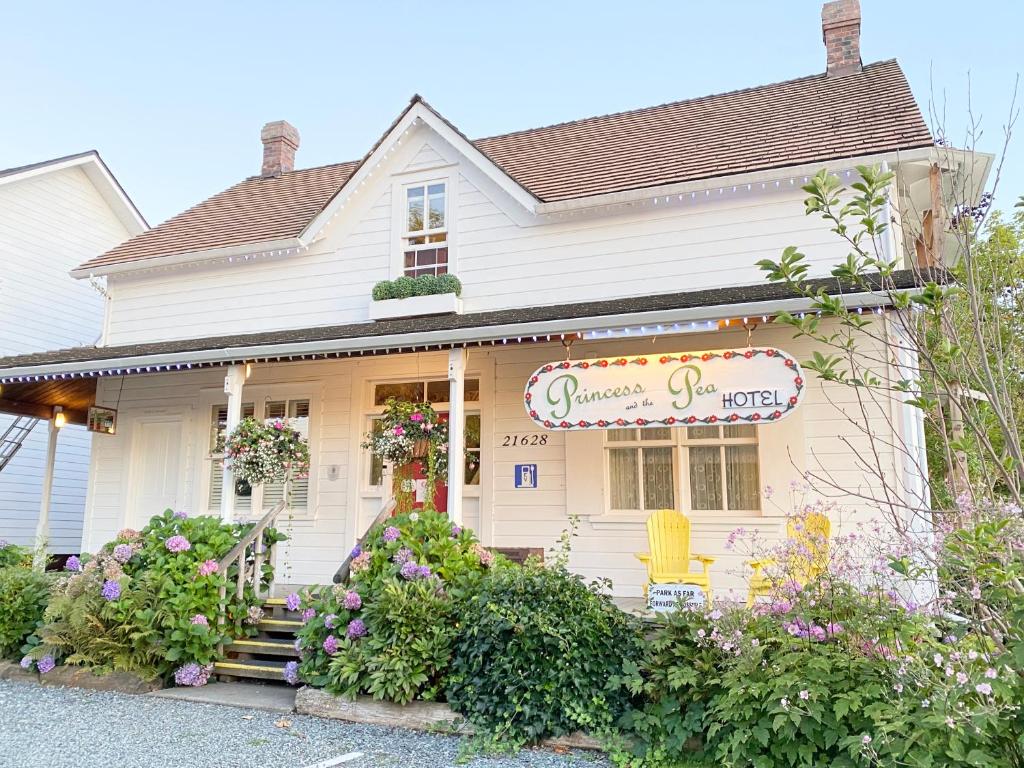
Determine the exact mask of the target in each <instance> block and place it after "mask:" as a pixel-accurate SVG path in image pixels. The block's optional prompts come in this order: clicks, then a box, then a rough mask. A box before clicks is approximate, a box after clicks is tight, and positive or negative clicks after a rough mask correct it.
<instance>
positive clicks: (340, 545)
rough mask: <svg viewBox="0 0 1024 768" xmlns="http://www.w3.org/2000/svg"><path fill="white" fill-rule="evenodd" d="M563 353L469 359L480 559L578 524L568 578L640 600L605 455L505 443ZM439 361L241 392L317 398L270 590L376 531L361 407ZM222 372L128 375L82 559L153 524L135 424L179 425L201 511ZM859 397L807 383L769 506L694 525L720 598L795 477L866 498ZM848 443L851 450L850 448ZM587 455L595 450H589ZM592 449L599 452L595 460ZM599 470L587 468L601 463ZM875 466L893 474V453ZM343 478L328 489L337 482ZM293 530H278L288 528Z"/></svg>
mask: <svg viewBox="0 0 1024 768" xmlns="http://www.w3.org/2000/svg"><path fill="white" fill-rule="evenodd" d="M753 341H754V343H755V344H760V345H772V346H777V347H780V348H782V349H785V350H786V351H788V352H790V353H791V354H793V355H795V356H796V357H797V359H803V358H805V357H807V356H809V352H810V348H809V346H808V344H807V342H806V341H795V340H793V339H792V338H791V333H790V332H789V331H787V330H786V329H783V328H778V327H770V328H765V329H759V330H757V331H756V332H755V334H754V339H753ZM745 344H746V336H745V334H744V333H736V332H718V333H713V334H694V335H687V334H684V335H678V336H674V337H671V336H666V337H662V338H658V339H656V340H652V341H647V340H644V341H639V340H635V341H627V342H624V341H621V340H617V341H609V342H586V343H583V342H581V343H578V344H577V345H574V348H573V356H574V357H576V358H583V357H593V356H605V355H619V354H637V353H640V352H647V351H650V352H652V353H658V352H668V351H690V350H701V349H708V348H723V347H742V346H744V345H745ZM563 355H564V352H563V349H562V347H561V345H559V344H545V345H523V346H520V347H500V348H497V347H496V348H489V349H474V350H471V352H470V355H469V363H468V371H469V373H468V374H467V375H469V376H471V377H479V378H480V380H481V401H480V406H479V407H480V410H481V412H482V414H483V424H482V430H481V431H482V435H481V441H482V445H483V454H482V468H483V476H482V478H481V484H480V486H479V488H476V489H470V490H468V491H467V494H466V497H465V498H466V508H467V514H466V517H467V525H469V526H470V527H472V528H474V529H475V530H476V531H477V532H478V535H479V536H480V537H481V539H482V540H483V542H484V543H485V544H487V545H492V546H500V547H543V548H545V549H549V548H550V547H552V546H553V545H554V544H555V542H556V541H557V539H558V537H559V535H560V534H561V532H562V531H563V530H564V529H566V528H567V527H568V526H569V515H570V514H578V515H580V517H581V523H580V528H579V531H578V534H579V535H578V536H577V537H576V538H575V539H574V541H573V553H572V558H571V565H572V567H573V568H574V569H575V570H577V571H578V572H580V573H582V574H584V575H585V576H587V577H588V578H597V577H610V578H611V579H612V580H613V582H614V585H615V592H616V594H619V595H623V596H637V595H639V594H640V589H641V585H642V583H643V581H644V571H643V569H642V567H641V566H640V563H639V562H638V561H637V560H636V559H635V557H634V553H635V552H643V551H646V549H647V541H646V533H645V528H644V524H645V518H644V517H643V516H639V515H638V516H629V515H620V516H617V517H616V516H611V515H606V514H603V512H604V509H603V498H604V490H603V483H604V479H603V454H602V453H601V452H602V450H603V448H602V447H601V446H602V443H601V441H602V439H603V438H602V436H601V435H600V434H599V433H588V434H580V433H573V434H571V435H566V434H562V433H546V434H548V440H547V445H545V446H536V447H534V446H530V447H527V448H523V447H518V446H516V447H513V446H504V445H503V443H504V436H505V435H524V434H536V433H537V432H538V429H537V427H536V425H535V424H534V423H533V422H532V420H531V419H530V418H529V417H528V416H527V414H526V412H525V410H524V408H523V404H522V395H523V387H524V385H525V382H526V379H527V377H528V376H529V375H530V374H531V373H532V372H533V371H534V370H535V369H536V368H537V367H539V366H540V365H541V364H543V363H545V362H550V361H552V360H559V359H562V358H563ZM445 363H446V355H444V354H436V353H435V354H418V355H412V354H409V355H389V356H386V357H374V358H367V359H364V360H360V361H356V360H338V361H319V362H315V363H310V362H306V363H291V364H275V365H259V366H256V368H255V370H254V373H253V376H252V378H251V379H250V380H249V382H248V383H247V385H246V386H247V387H248V388H249V391H250V392H252V391H254V390H259V391H263V390H265V389H266V388H273V387H283V388H287V389H288V391H291V392H295V393H302V392H306V393H310V394H311V395H312V396H313V397H314V404H313V419H312V424H311V441H312V454H313V468H312V477H313V486H312V489H311V493H312V494H313V496H314V498H315V499H316V504H315V508H314V509H313V510H312V511H311V513H310V514H309V515H307V516H298V517H296V518H295V519H294V520H293V521H292V522H291V523H290V524H289V525H290V529H291V531H292V534H293V537H294V540H293V542H292V544H291V545H290V548H289V549H287V550H285V551H283V552H282V557H284V556H287V559H288V560H289V562H290V567H289V568H283V569H282V570H281V571H280V576H279V580H280V581H283V582H286V583H294V584H309V583H318V582H325V581H328V580H329V579H330V577H331V575H332V574H333V572H334V570H335V569H336V568H337V566H338V564H340V562H341V560H342V559H343V558H344V556H345V554H346V553H347V551H348V549H349V547H351V545H352V542H353V541H354V539H355V537H356V535H357V534H358V533H359V532H361V531H362V530H363V529H364V528H365V526H366V525H367V524H368V523H369V522H370V520H371V519H372V518H373V516H374V513H375V512H376V509H377V507H378V505H379V503H380V496H379V492H375V491H373V490H372V489H368V488H367V485H366V482H365V477H366V464H365V462H366V455H365V452H364V451H363V450H362V449H361V448H360V447H359V444H360V442H361V441H362V439H363V433H364V431H365V429H366V421H365V419H364V416H363V414H364V413H365V411H366V409H367V407H368V403H369V393H370V389H369V383H370V382H373V381H375V380H382V379H396V380H401V379H406V378H444V376H445ZM222 376H223V371H206V372H189V373H173V374H155V375H148V376H131V377H126V378H125V379H124V387H123V391H122V392H121V395H120V400H119V402H118V403H117V404H118V407H119V414H120V421H119V428H118V434H117V435H116V436H114V437H104V436H97V437H96V441H95V448H94V451H93V483H92V487H91V492H90V506H89V510H90V512H89V520H90V524H89V529H88V531H87V534H86V549H95V548H97V547H99V546H100V545H102V544H103V543H104V542H106V541H108V540H109V539H110V538H112V537H113V535H114V534H115V533H116V531H117V530H118V529H119V528H121V527H123V526H125V525H134V526H140V525H142V524H143V523H144V522H145V519H146V518H148V516H149V515H151V514H154V513H156V512H159V511H161V510H137V509H134V508H133V505H132V503H131V498H130V488H131V484H132V477H131V474H132V469H131V467H132V466H133V459H132V450H131V442H132V430H133V425H134V424H136V423H137V421H138V420H139V419H147V418H150V419H165V418H180V419H181V420H182V421H183V423H184V425H185V429H184V434H185V435H187V436H189V437H188V439H187V440H186V443H187V444H186V445H183V446H182V448H181V450H182V456H183V457H185V459H184V461H185V464H184V465H185V467H186V470H185V472H184V473H183V476H182V478H181V485H180V489H179V493H180V499H181V503H180V506H181V507H182V508H185V509H187V510H189V511H190V512H193V513H195V512H197V511H208V510H205V504H204V500H205V488H204V482H205V477H206V474H207V472H208V464H207V463H206V462H205V460H204V458H203V457H204V456H205V453H206V450H207V442H206V441H207V440H208V432H207V431H206V430H207V425H208V419H209V415H208V414H209V408H208V407H207V404H208V403H209V402H212V401H210V400H204V397H213V398H218V397H220V398H222V397H223V393H222V392H221V391H220V389H221V384H222ZM118 389H119V382H118V381H116V380H109V379H103V380H102V381H101V389H100V397H99V401H100V402H101V403H103V404H106V405H113V404H114V403H115V400H116V399H117V393H118ZM851 396H852V393H851V392H850V391H849V390H847V389H844V388H842V387H839V386H836V385H830V386H829V387H828V388H827V389H826V388H825V387H824V386H823V385H822V383H821V382H819V381H818V380H817V379H815V378H814V377H813V376H811V377H809V380H808V384H807V395H806V400H805V402H804V404H803V405H802V406H801V407H800V408H799V409H798V410H797V412H796V413H795V414H794V415H792V416H791V417H789V418H787V419H786V420H784V421H782V422H780V423H779V424H775V425H766V426H762V427H760V436H759V442H760V451H759V453H760V458H761V482H762V485H772V486H773V487H774V488H776V489H777V494H776V496H775V499H774V500H773V501H772V502H766V503H765V505H764V507H763V511H762V514H761V515H760V516H756V517H739V516H736V515H714V514H710V515H709V514H704V515H694V516H693V519H694V543H693V549H694V551H696V552H701V553H706V554H709V555H712V556H715V557H718V558H719V560H718V562H717V563H716V564H715V566H714V570H713V574H714V584H715V586H716V588H717V589H719V590H722V591H726V590H728V589H730V588H736V589H742V586H743V578H742V573H743V559H744V558H743V557H742V556H741V555H738V554H736V553H731V552H728V551H727V550H726V549H725V540H726V537H727V536H728V534H729V532H730V531H732V530H733V529H734V528H736V527H738V526H741V525H742V526H744V527H746V528H748V529H755V528H756V529H759V530H760V531H761V532H762V533H763V536H764V538H766V539H768V540H772V539H777V538H779V537H780V536H782V535H784V527H785V521H784V515H785V514H786V513H787V512H789V511H790V505H789V483H790V481H791V480H795V479H797V478H799V477H800V473H801V471H802V470H803V469H804V468H809V469H812V470H818V471H820V470H827V471H830V472H831V473H832V475H833V476H834V477H835V479H836V480H837V482H841V483H843V484H845V485H846V486H847V487H850V488H855V489H859V490H860V491H861V492H865V493H870V492H872V489H875V488H877V482H876V480H875V479H874V478H872V477H871V476H870V474H868V473H865V472H864V471H862V470H861V469H858V464H857V463H858V460H859V459H858V452H859V450H860V446H861V445H862V443H863V438H862V437H861V436H860V433H859V431H858V429H857V428H856V426H855V423H854V422H851V421H850V419H849V418H847V413H849V414H850V415H853V416H854V417H855V420H856V419H858V418H859V416H857V415H856V414H857V413H859V410H858V411H856V412H855V410H854V407H853V406H854V405H855V404H854V403H853V402H852V400H851ZM870 420H871V422H872V425H873V427H874V428H875V429H879V430H882V429H885V428H886V422H885V421H884V418H883V414H880V413H879V414H875V415H873V416H871V417H870ZM844 437H845V438H847V439H849V440H850V444H852V446H853V447H852V448H851V447H850V445H848V444H847V443H844V442H843V438H844ZM587 441H589V448H588V443H587ZM594 441H596V447H597V453H596V454H594V453H592V452H590V453H588V450H589V449H592V448H593V447H594ZM595 456H596V458H595ZM882 461H883V463H885V464H886V465H887V466H891V465H893V462H894V457H893V456H892V455H891V452H889V453H884V454H883V456H882ZM517 463H536V464H538V475H539V487H538V488H537V489H536V490H522V489H519V490H517V489H515V488H514V482H513V476H514V466H515V464H517ZM332 466H334V467H336V468H337V473H336V476H335V479H330V477H331V467H332ZM841 503H842V508H843V512H842V515H841V518H840V519H837V520H835V521H834V524H835V525H836V531H837V532H839V531H840V530H844V529H845V530H850V529H851V528H850V526H852V525H854V524H855V523H857V522H860V521H864V520H866V519H869V518H871V517H872V516H873V515H874V510H873V509H872V508H871V507H870V506H869V505H868V504H866V503H865V502H864V500H863V499H861V498H857V497H855V496H848V497H846V498H844V499H842V500H841ZM285 524H286V521H282V526H284V525H285Z"/></svg>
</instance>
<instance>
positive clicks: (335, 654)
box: [298, 510, 499, 702]
mask: <svg viewBox="0 0 1024 768" xmlns="http://www.w3.org/2000/svg"><path fill="white" fill-rule="evenodd" d="M498 559H499V558H496V556H495V555H493V554H491V553H490V552H488V551H487V550H485V549H484V548H483V547H481V546H480V544H479V542H478V541H477V540H476V538H475V537H474V536H473V534H472V532H471V531H469V530H465V529H462V528H459V527H457V526H453V525H452V523H451V522H450V521H449V520H448V517H447V516H446V515H445V514H443V513H440V512H436V511H433V510H419V511H415V512H410V513H408V514H401V515H396V516H395V517H392V518H389V519H388V520H386V521H385V522H383V523H381V524H379V525H377V526H375V527H374V528H373V529H371V530H370V531H369V533H368V534H367V536H366V538H365V540H364V542H363V546H362V547H361V548H359V549H358V550H357V551H356V557H355V559H354V560H353V561H352V576H351V583H350V584H349V585H347V586H346V585H336V586H333V587H320V588H316V589H314V590H312V591H311V592H310V593H308V594H307V595H305V596H304V598H303V600H302V608H303V609H304V610H306V611H307V612H308V613H309V616H308V619H307V621H306V623H305V624H304V626H303V627H302V629H301V630H300V631H299V633H298V636H299V645H300V647H301V655H302V662H301V665H300V667H299V676H300V677H301V679H302V680H303V681H305V682H307V683H309V684H310V685H313V686H318V687H323V688H326V689H327V690H328V691H330V692H331V693H335V694H342V695H346V696H354V695H356V694H357V693H368V694H371V695H373V696H375V697H377V698H383V699H387V700H389V701H402V702H406V701H409V700H411V699H413V698H421V699H432V698H436V697H437V696H438V693H439V691H441V690H442V689H443V679H444V673H445V672H446V671H447V668H448V666H449V661H450V656H451V642H452V637H453V636H454V633H455V627H456V624H457V621H458V616H459V612H460V606H461V605H462V604H463V602H464V601H465V600H466V599H467V598H468V597H469V596H470V595H471V594H473V592H474V591H475V587H476V584H478V583H479V582H480V580H481V579H482V578H483V575H484V573H485V572H486V571H487V569H488V568H489V567H492V566H493V565H494V564H495V562H496V561H497V560H498ZM364 631H365V634H363V633H364ZM349 635H351V637H349ZM329 638H333V639H329ZM325 646H326V647H325Z"/></svg>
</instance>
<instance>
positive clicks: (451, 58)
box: [0, 0, 1024, 223]
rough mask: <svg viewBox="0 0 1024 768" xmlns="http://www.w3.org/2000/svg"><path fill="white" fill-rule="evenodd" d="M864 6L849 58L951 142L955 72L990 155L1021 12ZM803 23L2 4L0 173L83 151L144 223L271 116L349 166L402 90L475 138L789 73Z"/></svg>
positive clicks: (774, 13) (312, 154)
mask: <svg viewBox="0 0 1024 768" xmlns="http://www.w3.org/2000/svg"><path fill="white" fill-rule="evenodd" d="M861 2H862V9H863V17H864V21H863V28H862V52H863V57H864V61H865V62H870V61H877V60H880V59H887V58H892V57H896V58H898V59H899V60H900V62H901V63H902V65H903V67H904V70H905V72H906V73H907V76H908V77H909V79H910V83H911V86H912V87H913V89H914V92H915V94H916V95H917V97H918V100H919V102H920V103H921V104H922V106H923V107H924V108H925V109H926V110H927V108H928V104H929V102H930V101H932V97H933V93H934V95H935V97H936V98H937V99H938V101H939V103H938V104H937V107H938V108H939V109H940V111H941V110H942V108H943V107H942V102H943V100H944V101H945V112H946V115H947V118H946V120H947V124H948V133H949V135H950V136H951V137H952V138H953V139H954V140H955V141H956V142H957V143H959V142H961V140H962V137H963V130H964V125H965V104H966V96H967V84H968V80H967V75H968V72H970V74H971V82H972V91H973V103H974V108H975V112H976V116H978V117H980V118H981V119H982V120H983V124H984V131H985V133H984V136H983V138H982V142H981V148H983V149H985V150H988V151H997V150H998V149H999V148H1000V145H1001V143H1002V128H1003V126H1004V124H1005V122H1006V119H1007V115H1008V111H1009V102H1010V95H1011V92H1012V89H1013V84H1014V78H1015V75H1016V74H1017V73H1018V72H1021V71H1024V53H1022V44H1021V35H1022V32H1024V3H1019V2H1016V1H1015V0H1001V2H978V3H974V4H964V3H963V2H947V1H946V0H931V1H929V2H923V1H921V0H914V1H913V2H892V1H891V0H890V1H888V2H886V1H885V0H861ZM820 8H821V3H820V2H818V1H817V0H799V2H792V1H790V0H786V2H774V3H771V2H764V1H763V0H756V1H755V0H744V1H743V2H725V1H724V0H720V1H719V2H717V3H709V2H701V3H697V2H692V1H690V0H687V1H685V2H684V1H683V0H674V1H672V2H655V1H654V0H650V1H648V2H632V3H623V2H602V1H601V0H592V1H591V2H585V3H583V2H553V1H552V0H548V2H532V1H529V0H526V1H522V0H521V1H519V2H516V3H512V4H505V3H502V4H498V3H486V4H483V3H479V4H478V3H469V2H466V3H444V2H441V1H440V0H433V2H423V1H422V0H419V1H418V2H359V3H354V2H353V3H342V2H284V1H283V0H277V2H262V1H261V0H260V1H257V0H250V1H248V2H241V1H238V2H211V0H207V1H206V2H203V3H199V2H183V1H181V0H176V1H175V2H171V3H148V2H145V3H144V2H137V1H136V2H131V3H113V2H100V3H85V2H80V1H76V2H68V3H60V2H21V3H16V4H14V3H11V4H7V6H6V7H5V10H4V19H3V25H2V28H0V72H2V73H3V74H2V75H0V104H3V106H4V110H3V113H2V117H0V168H6V167H10V166H15V165H22V164H25V163H30V162H35V161H38V160H43V159H47V158H50V157H54V156H58V155H64V154H70V153H73V152H78V151H82V150H84V149H89V148H96V149H98V150H99V151H100V152H101V154H102V155H103V157H104V158H105V159H106V160H107V162H108V163H109V165H110V166H111V168H112V169H113V171H114V173H115V174H116V175H117V176H118V178H119V179H120V180H121V182H122V184H123V185H124V187H125V188H126V189H127V191H128V193H129V194H130V195H131V196H132V197H133V199H134V200H135V202H136V204H137V205H138V206H139V207H140V208H141V210H142V211H143V213H144V214H145V215H146V216H147V217H148V218H149V220H150V222H151V223H157V222H160V221H162V220H164V219H166V218H168V217H169V216H172V215H173V214H175V213H177V212H179V211H181V210H183V209H184V208H186V207H188V206H190V205H192V204H194V203H196V202H198V201H199V200H201V199H203V198H205V197H207V196H209V195H211V194H213V193H215V192H217V191H219V190H221V189H224V188H225V187H227V186H229V185H231V184H233V183H235V182H236V181H238V180H240V179H242V178H243V177H245V176H249V175H252V174H254V173H257V172H258V170H259V164H260V155H261V146H260V141H259V130H260V127H261V126H262V125H263V123H265V122H267V121H269V120H276V119H282V118H283V119H286V120H289V121H290V122H292V123H293V124H294V125H295V126H296V127H297V128H298V129H299V131H300V133H301V134H302V146H301V148H300V150H299V156H298V165H299V166H300V167H305V166H313V165H322V164H325V163H331V162H338V161H341V160H349V159H355V158H359V157H361V156H362V155H363V154H364V153H365V152H366V151H367V149H368V148H369V147H370V145H371V144H372V143H373V142H374V141H375V140H376V139H377V138H378V137H379V135H380V134H381V132H382V131H383V130H384V129H385V128H386V127H387V126H388V124H389V123H390V122H391V120H392V119H393V118H394V117H395V115H396V114H397V113H398V112H399V111H400V110H401V109H402V108H403V107H404V105H405V103H406V102H407V100H408V99H409V97H410V96H411V95H412V94H413V93H416V92H419V93H421V94H422V95H423V96H424V97H425V98H426V99H427V100H428V101H430V102H431V103H432V104H433V105H434V106H435V107H437V108H438V109H439V110H441V112H442V113H443V114H445V115H446V116H447V117H449V118H450V119H451V120H452V121H453V122H454V123H455V124H456V125H458V126H459V127H460V128H461V129H462V130H463V131H464V132H465V133H466V134H467V135H469V136H471V137H478V136H486V135H491V134H495V133H503V132H507V131H511V130H516V129H520V128H529V127H533V126H538V125H544V124H548V123H554V122H559V121H563V120H571V119H575V118H579V117H585V116H588V115H596V114H602V113H606V112H613V111H618V110H624V109H631V108H635V107H643V106H649V105H652V104H660V103H663V102H666V101H675V100H678V99H684V98H689V97H694V96H701V95H705V94H708V93H716V92H721V91H727V90H732V89H735V88H743V87H748V86H752V85H758V84H761V83H769V82H774V81H778V80H785V79H789V78H793V77H801V76H804V75H808V74H813V73H817V72H821V71H823V70H824V68H825V51H824V47H823V45H822V42H821V30H820V16H819V14H820ZM1021 90H1022V94H1021V96H1020V97H1019V102H1024V87H1022V89H1021ZM751 119H752V120H756V119H757V116H756V115H751ZM930 122H931V121H930ZM933 127H934V125H933ZM1017 131H1018V133H1019V134H1020V135H1019V137H1018V139H1017V141H1016V143H1015V144H1014V146H1013V147H1012V149H1011V154H1010V157H1009V161H1008V163H1007V167H1006V172H1005V174H1004V181H1003V185H1002V186H1001V189H1000V194H999V199H998V201H997V202H998V203H999V204H1000V205H1001V206H1002V207H1008V206H1009V205H1010V204H1012V202H1013V201H1014V200H1016V198H1017V197H1018V196H1019V195H1022V194H1024V121H1021V122H1019V123H1018V125H1017Z"/></svg>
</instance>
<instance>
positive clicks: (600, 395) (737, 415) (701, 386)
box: [524, 347, 804, 430]
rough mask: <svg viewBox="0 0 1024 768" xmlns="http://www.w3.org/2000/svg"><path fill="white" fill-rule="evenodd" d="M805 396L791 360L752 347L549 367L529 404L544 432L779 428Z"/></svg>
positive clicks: (529, 394) (536, 377) (529, 391)
mask: <svg viewBox="0 0 1024 768" xmlns="http://www.w3.org/2000/svg"><path fill="white" fill-rule="evenodd" d="M803 392H804V376H803V371H801V370H800V365H799V363H797V361H796V360H794V359H793V358H792V357H791V356H790V355H788V354H787V353H785V352H783V351H782V350H779V349H773V348H771V347H747V348H744V349H716V350H709V351H707V352H681V353H673V354H661V355H657V354H656V355H639V356H636V357H610V358H594V359H591V360H565V361H562V362H556V363H548V364H547V365H543V366H541V367H540V368H538V369H537V370H536V371H535V372H534V374H533V375H532V376H530V378H529V380H528V381H527V383H526V392H525V394H524V400H525V405H526V411H527V413H529V414H530V418H532V419H533V420H534V421H535V422H537V423H538V424H540V425H541V426H543V427H544V428H546V429H555V430H559V429H567V430H568V429H617V428H621V427H665V426H685V425H707V424H756V423H759V422H775V421H779V420H780V419H783V418H785V417H786V416H788V415H789V414H790V413H792V412H793V410H794V409H795V408H796V407H797V406H798V405H799V404H800V401H801V399H802V397H803Z"/></svg>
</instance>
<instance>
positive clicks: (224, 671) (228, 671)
mask: <svg viewBox="0 0 1024 768" xmlns="http://www.w3.org/2000/svg"><path fill="white" fill-rule="evenodd" d="M285 663H286V662H283V661H263V660H260V661H246V660H244V659H233V660H231V661H218V662H217V663H215V664H214V665H213V671H214V674H218V675H229V676H231V677H251V678H255V679H257V680H276V681H282V682H283V681H284V665H285Z"/></svg>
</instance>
